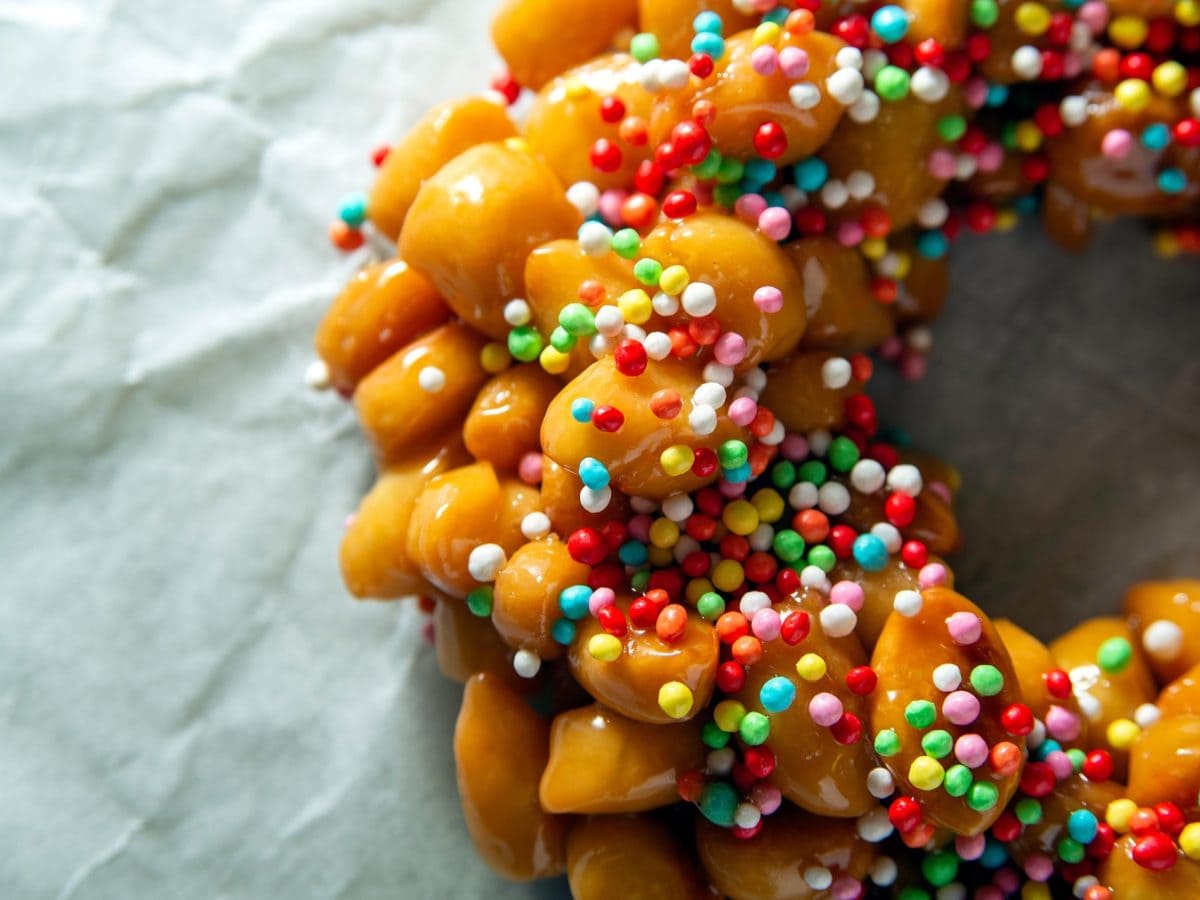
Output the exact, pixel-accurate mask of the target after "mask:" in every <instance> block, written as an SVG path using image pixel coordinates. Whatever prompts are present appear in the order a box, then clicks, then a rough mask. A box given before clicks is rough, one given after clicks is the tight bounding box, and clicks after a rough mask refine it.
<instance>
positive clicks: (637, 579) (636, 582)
mask: <svg viewBox="0 0 1200 900" xmlns="http://www.w3.org/2000/svg"><path fill="white" fill-rule="evenodd" d="M649 584H650V573H649V572H645V571H642V572H634V573H633V576H632V577H631V578H630V579H629V586H630V587H631V588H633V590H634V592H641V591H644V590H645V589H646V587H647V586H648V585H649Z"/></svg>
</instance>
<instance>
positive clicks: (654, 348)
mask: <svg viewBox="0 0 1200 900" xmlns="http://www.w3.org/2000/svg"><path fill="white" fill-rule="evenodd" d="M642 346H643V347H644V348H645V349H646V356H648V357H650V359H653V360H663V359H666V358H667V357H668V356H670V355H671V338H670V337H668V336H667V335H666V334H665V333H663V332H661V331H652V332H650V333H649V334H648V335H646V339H645V340H644V341H642Z"/></svg>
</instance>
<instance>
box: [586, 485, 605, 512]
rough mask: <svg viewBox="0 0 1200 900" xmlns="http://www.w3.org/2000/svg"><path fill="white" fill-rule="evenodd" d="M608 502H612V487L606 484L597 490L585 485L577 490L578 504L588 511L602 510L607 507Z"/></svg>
mask: <svg viewBox="0 0 1200 900" xmlns="http://www.w3.org/2000/svg"><path fill="white" fill-rule="evenodd" d="M610 502H612V488H610V487H609V486H608V485H605V486H604V487H602V488H600V490H598V491H597V490H593V489H592V488H590V487H586V486H585V487H583V488H581V489H580V491H579V505H580V506H582V507H583V508H584V509H586V510H587V511H588V512H590V513H598V512H604V510H606V509H608V504H609V503H610Z"/></svg>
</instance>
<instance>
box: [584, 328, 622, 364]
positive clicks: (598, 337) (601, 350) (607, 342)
mask: <svg viewBox="0 0 1200 900" xmlns="http://www.w3.org/2000/svg"><path fill="white" fill-rule="evenodd" d="M615 344H616V341H615V340H614V339H613V338H610V337H605V336H604V335H602V334H593V335H592V338H591V340H590V341H588V350H589V351H590V352H591V354H592V356H594V357H596V359H603V358H604V357H606V356H608V354H609V353H611V352H612V348H613V346H614V345H615Z"/></svg>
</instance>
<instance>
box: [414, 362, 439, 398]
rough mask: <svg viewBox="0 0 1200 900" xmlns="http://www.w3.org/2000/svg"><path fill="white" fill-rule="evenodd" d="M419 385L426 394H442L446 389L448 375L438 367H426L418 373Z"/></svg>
mask: <svg viewBox="0 0 1200 900" xmlns="http://www.w3.org/2000/svg"><path fill="white" fill-rule="evenodd" d="M417 384H418V385H419V386H420V388H421V390H423V391H425V392H426V393H430V394H437V393H440V392H441V391H442V389H443V388H445V387H446V373H445V372H443V371H442V370H441V369H439V368H438V367H437V366H426V367H425V368H423V369H422V370H421V371H420V372H418V373H417Z"/></svg>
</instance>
